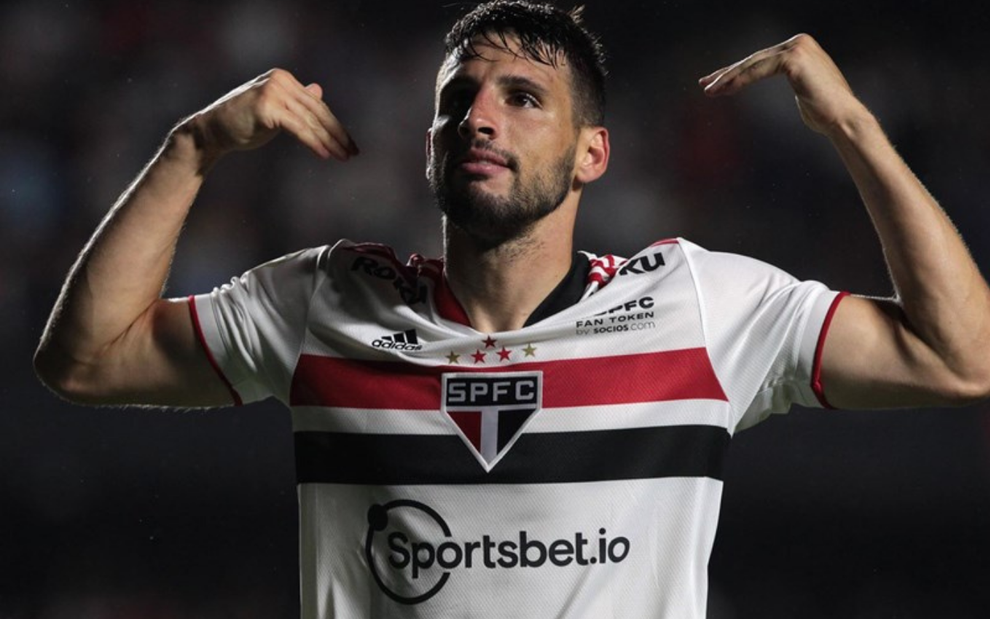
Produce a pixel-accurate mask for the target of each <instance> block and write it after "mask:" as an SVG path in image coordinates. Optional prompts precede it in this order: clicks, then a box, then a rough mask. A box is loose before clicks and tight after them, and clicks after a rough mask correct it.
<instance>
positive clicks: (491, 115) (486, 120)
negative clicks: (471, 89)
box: [457, 91, 498, 140]
mask: <svg viewBox="0 0 990 619" xmlns="http://www.w3.org/2000/svg"><path fill="white" fill-rule="evenodd" d="M496 110H497V105H496V102H495V101H494V100H493V98H492V96H491V95H490V94H487V93H485V92H483V91H479V92H478V93H477V94H476V95H475V96H474V99H473V100H472V101H471V107H469V108H468V109H467V111H466V112H465V113H464V118H462V119H461V122H460V123H459V124H458V125H457V132H458V133H459V134H460V135H461V137H462V138H464V139H466V140H472V139H474V138H477V137H483V138H485V139H488V140H494V139H495V138H496V137H497V136H498V121H497V118H498V117H497V111H496Z"/></svg>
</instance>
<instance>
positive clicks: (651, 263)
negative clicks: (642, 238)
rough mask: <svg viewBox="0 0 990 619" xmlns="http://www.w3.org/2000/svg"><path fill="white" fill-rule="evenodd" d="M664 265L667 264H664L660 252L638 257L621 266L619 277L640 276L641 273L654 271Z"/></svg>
mask: <svg viewBox="0 0 990 619" xmlns="http://www.w3.org/2000/svg"><path fill="white" fill-rule="evenodd" d="M665 264H667V263H666V262H664V260H663V254H661V253H660V252H657V253H655V254H653V255H652V256H640V257H639V258H633V259H632V260H630V261H628V262H626V263H625V264H624V265H622V268H620V269H619V277H622V276H623V275H642V274H643V273H649V272H651V271H656V270H657V269H659V268H660V267H662V266H663V265H665Z"/></svg>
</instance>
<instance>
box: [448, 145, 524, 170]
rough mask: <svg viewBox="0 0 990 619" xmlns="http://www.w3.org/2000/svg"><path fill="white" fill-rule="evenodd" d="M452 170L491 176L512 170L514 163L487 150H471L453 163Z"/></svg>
mask: <svg viewBox="0 0 990 619" xmlns="http://www.w3.org/2000/svg"><path fill="white" fill-rule="evenodd" d="M454 168H455V169H457V170H461V171H462V172H466V173H467V174H470V175H480V176H491V175H494V174H499V173H501V172H505V171H510V170H514V169H515V162H514V160H513V158H512V157H510V156H508V155H503V154H500V153H497V152H495V151H493V150H491V149H488V148H471V149H469V150H468V151H467V152H466V153H465V154H464V155H463V156H461V157H459V158H457V159H456V160H455V161H454Z"/></svg>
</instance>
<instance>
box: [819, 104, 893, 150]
mask: <svg viewBox="0 0 990 619" xmlns="http://www.w3.org/2000/svg"><path fill="white" fill-rule="evenodd" d="M874 132H881V133H882V130H881V129H880V123H879V121H877V119H876V117H875V116H874V115H873V114H872V113H871V112H870V111H869V110H868V109H867V108H866V106H865V105H862V104H859V105H857V106H856V107H854V108H853V109H851V110H850V111H849V112H848V113H846V114H843V115H842V116H841V117H839V118H837V119H836V120H835V121H834V122H833V123H831V124H830V125H829V126H828V128H827V130H826V131H825V132H824V133H825V135H826V136H827V137H828V138H829V139H830V140H832V142H833V143H835V144H839V143H842V142H851V141H852V142H855V141H857V140H859V139H862V138H863V137H864V136H865V135H868V134H870V133H874Z"/></svg>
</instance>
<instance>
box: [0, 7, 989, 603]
mask: <svg viewBox="0 0 990 619" xmlns="http://www.w3.org/2000/svg"><path fill="white" fill-rule="evenodd" d="M466 6H467V5H466V4H463V3H452V4H451V3H433V2H421V3H412V2H402V3H400V2H365V1H362V0H340V1H337V2H322V3H307V2H299V1H295V2H291V1H290V2H285V1H282V2H275V1H271V2H230V1H227V2H215V3H210V4H208V5H207V4H201V3H195V2H191V1H185V2H171V1H170V2H165V1H164V0H162V1H157V2H141V1H140V0H137V1H135V0H122V1H119V2H103V3H90V4H85V3H80V2H77V1H75V0H63V1H62V2H27V1H21V2H7V3H4V4H3V8H0V80H2V95H0V345H2V346H3V349H4V350H5V354H4V355H3V358H2V361H0V363H2V370H3V372H2V379H0V381H2V382H0V619H20V618H27V617H42V618H45V619H51V618H62V617H67V618H68V617H71V618H78V617H85V618H87V619H103V618H124V617H163V618H164V617H199V618H209V619H212V618H214V617H245V618H247V617H292V616H295V615H296V614H297V613H298V602H297V589H298V580H297V575H296V543H297V535H296V512H295V509H296V508H295V492H294V477H293V464H292V454H291V435H290V425H289V419H288V415H287V414H286V411H285V410H284V409H283V408H281V406H280V405H277V404H275V403H272V402H266V403H262V404H258V405H252V406H248V407H244V408H240V409H226V410H215V411H192V412H189V411H187V412H172V411H159V410H147V409H99V410H98V409H91V408H84V407H77V406H71V405H67V404H64V403H62V402H60V401H58V400H57V399H56V398H55V397H54V396H52V395H51V394H50V393H48V392H46V391H45V389H44V388H43V387H42V386H41V385H40V384H39V383H38V382H37V380H36V379H35V378H34V376H33V372H32V370H31V364H30V357H31V353H32V351H33V349H34V346H35V344H36V342H37V340H38V337H39V336H40V333H41V329H42V326H43V323H44V320H45V318H46V317H47V314H48V312H49V310H50V307H51V305H52V303H53V302H54V300H55V297H56V295H57V293H58V290H59V287H60V285H61V282H62V279H63V278H64V275H65V273H66V271H67V270H68V268H69V266H70V265H71V263H72V261H73V260H74V257H75V255H76V254H77V253H78V251H79V250H80V249H81V248H82V246H83V244H84V243H85V241H86V239H87V238H88V236H89V235H90V233H91V232H92V230H93V229H94V228H95V226H96V225H97V223H98V222H99V220H100V218H101V217H102V216H103V214H104V213H105V212H106V210H107V209H108V207H109V206H110V205H111V204H112V203H113V201H114V200H115V199H116V197H117V195H118V194H119V193H120V192H121V191H122V190H123V188H124V187H125V186H126V185H127V183H128V182H129V181H130V179H132V178H133V177H134V175H135V174H136V173H137V172H138V171H139V170H140V169H141V167H142V166H143V165H144V163H145V162H146V161H147V160H148V159H149V158H150V157H151V155H152V154H153V153H154V151H155V149H156V148H157V146H158V145H159V144H160V142H161V140H162V139H163V137H164V135H165V134H166V132H167V131H168V129H169V128H170V127H171V126H172V125H173V124H174V123H175V122H176V121H177V120H178V119H180V118H181V117H182V116H184V115H186V114H189V113H192V112H194V111H195V110H197V109H199V108H201V107H203V106H204V105H206V104H208V103H209V102H211V101H212V100H214V99H216V98H217V97H219V96H220V95H222V94H223V93H225V92H227V91H228V90H230V89H231V88H233V87H235V86H237V85H238V84H240V83H242V82H244V81H246V80H247V79H249V78H251V77H253V76H255V75H257V74H259V73H261V72H263V71H265V70H266V69H268V68H270V67H273V66H281V67H284V68H286V69H289V70H291V71H293V72H295V73H296V74H297V75H298V76H299V77H300V79H301V80H303V81H304V82H308V81H317V82H319V83H321V84H322V85H323V86H324V89H325V91H326V93H327V94H326V98H327V100H328V102H329V104H330V106H331V107H332V109H333V110H334V111H335V112H336V113H337V115H338V116H339V117H340V118H341V120H342V121H343V122H344V123H345V124H346V125H347V126H348V127H349V129H350V131H351V133H352V135H354V137H355V138H356V140H357V141H358V143H359V144H360V145H361V147H362V150H363V154H362V155H361V156H360V157H359V158H357V159H356V160H354V161H352V162H350V163H348V164H346V165H341V164H336V163H327V162H323V161H320V160H318V159H316V158H314V157H312V156H311V155H310V154H309V153H308V151H305V150H304V149H303V148H301V147H300V146H298V145H296V144H295V143H293V142H292V141H291V140H289V139H283V138H280V139H279V140H276V141H275V142H274V143H272V144H270V145H268V146H267V147H265V148H264V149H262V150H260V151H256V152H252V153H246V154H239V155H237V156H232V157H230V158H228V159H227V160H225V161H223V162H222V163H221V165H220V166H218V167H217V168H216V169H215V170H214V172H213V174H212V175H211V178H210V179H209V181H208V183H207V186H206V187H205V189H204V190H203V192H202V194H201V196H200V199H199V202H198V204H197V207H196V208H195V209H194V212H193V214H192V216H191V218H190V221H189V224H188V227H187V230H186V233H185V235H184V237H183V239H182V241H181V243H180V247H179V253H178V257H177V258H176V261H175V265H174V269H173V276H172V280H171V282H170V284H169V290H168V293H169V294H172V295H184V294H189V293H193V292H202V291H206V290H209V289H211V288H212V287H213V286H215V285H218V284H221V283H223V282H224V281H226V280H228V279H229V278H230V277H231V276H233V275H236V274H239V273H241V272H242V271H244V270H246V269H247V268H250V267H251V266H253V265H255V264H257V263H259V262H262V261H264V260H267V259H269V258H273V257H275V256H278V255H281V254H283V253H286V252H288V251H291V250H294V249H297V248H300V247H303V246H308V245H314V244H323V243H327V242H332V241H334V240H336V239H337V238H339V237H342V236H347V237H349V238H351V239H354V240H374V241H381V242H386V243H390V244H392V245H393V246H395V247H396V249H397V252H398V253H399V254H400V255H402V256H404V255H406V254H408V253H410V252H412V251H418V252H421V253H424V254H428V255H430V254H432V255H436V254H437V253H438V252H439V235H438V225H437V223H438V217H437V215H436V213H435V212H434V207H433V206H432V201H431V198H430V196H429V194H428V192H427V189H426V185H425V181H424V180H423V169H424V160H423V148H424V135H425V130H426V128H427V126H428V125H429V122H430V117H431V110H432V88H433V79H434V75H435V70H436V67H437V65H438V63H439V61H440V59H441V53H442V49H441V46H440V38H441V36H442V35H443V33H444V32H445V30H446V28H447V26H448V25H449V23H450V22H451V21H452V20H453V19H454V18H455V17H456V16H457V15H459V14H460V13H461V12H462V11H463V10H464V8H465V7H466ZM936 6H938V7H941V8H936ZM955 6H959V7H971V8H965V9H959V8H954V7H955ZM976 6H977V5H976V4H975V3H974V4H970V3H965V4H964V3H958V4H957V3H941V4H939V5H936V4H935V3H934V2H897V3H895V2H865V1H864V2H837V3H836V2H832V3H825V2H821V3H807V4H800V6H798V5H797V4H796V3H784V2H775V3H758V4H742V3H734V4H733V5H731V6H728V5H725V6H723V5H718V4H714V3H710V2H691V3H688V2H654V1H650V2H646V1H635V2H626V1H622V0H612V1H609V2H603V1H598V0H590V1H589V2H588V9H587V19H588V21H589V23H590V24H591V25H592V27H593V28H594V29H596V30H597V31H599V32H600V33H601V34H602V36H603V39H604V41H605V43H606V45H607V46H608V47H609V49H610V52H611V54H610V56H611V79H610V89H611V90H610V109H609V117H608V123H607V124H608V125H609V127H610V129H611V139H612V148H613V153H612V164H611V169H610V171H609V173H608V174H607V175H606V177H605V178H604V179H603V180H601V181H600V182H598V183H597V184H596V185H594V186H592V187H591V188H589V190H588V191H587V192H586V194H587V195H586V196H585V200H584V203H583V206H582V210H583V212H582V220H581V222H580V229H579V231H578V239H579V246H580V247H582V248H584V249H588V250H590V251H593V252H596V253H615V254H619V255H629V254H630V253H632V252H634V251H636V250H638V249H639V248H641V247H642V246H644V245H646V244H649V243H650V242H652V241H654V240H656V239H659V238H664V237H668V236H673V235H682V236H685V237H687V238H689V239H691V240H693V241H695V242H697V243H700V244H701V245H703V246H706V247H708V248H710V249H718V250H725V251H733V252H739V253H743V254H749V255H753V256H756V257H758V258H761V259H763V260H766V261H768V262H771V263H773V264H776V265H778V266H780V267H783V268H785V269H787V270H788V271H790V272H792V273H793V274H795V275H797V276H799V277H801V278H810V279H818V280H821V281H824V282H826V283H827V284H828V285H829V286H831V287H833V288H837V289H845V290H850V291H853V292H857V293H864V294H881V295H885V294H889V293H890V285H889V283H888V281H887V278H886V272H885V267H884V265H883V262H882V255H881V252H880V249H879V246H878V244H877V242H876V240H875V237H874V234H873V232H872V229H871V228H870V225H869V220H868V217H867V216H866V214H865V212H864V211H863V210H862V208H861V207H860V205H859V203H858V198H857V195H856V192H855V189H854V187H853V186H852V184H851V182H850V181H849V180H848V178H847V177H846V175H845V172H844V171H843V169H842V167H841V165H840V163H839V161H838V158H837V157H836V156H835V154H834V153H833V152H832V150H831V147H830V146H829V144H828V143H827V141H826V140H824V139H823V138H821V137H819V136H816V135H814V134H812V133H811V132H809V131H807V130H806V129H804V127H803V126H802V124H801V121H800V119H799V116H798V114H797V111H796V109H795V108H794V105H793V100H792V97H791V95H790V93H789V91H788V89H787V87H786V85H785V84H783V83H782V82H777V83H767V84H761V85H758V86H757V87H755V88H753V89H752V90H751V91H749V92H747V93H745V94H744V95H743V96H740V97H738V98H735V99H732V100H718V101H709V100H707V99H705V98H704V97H703V95H702V94H701V92H700V90H699V88H698V87H697V85H696V80H697V78H698V77H700V76H701V75H704V74H706V73H708V72H710V71H711V70H714V69H716V68H718V67H720V66H722V65H724V64H727V63H729V62H732V61H735V60H737V59H740V58H742V57H743V56H745V55H747V54H749V53H750V52H753V51H755V50H757V49H760V48H762V47H766V46H768V45H771V44H774V43H777V42H779V41H781V40H783V39H785V38H787V37H789V36H790V35H792V34H794V33H797V32H800V31H807V32H811V33H812V34H814V35H815V36H816V37H817V38H818V40H819V41H820V42H821V43H822V45H823V46H824V47H825V48H826V49H827V50H829V51H830V52H831V54H832V55H833V57H834V58H835V59H836V61H837V63H838V64H839V66H840V67H842V68H843V69H844V71H845V73H846V75H847V77H848V79H849V81H850V82H851V84H852V86H853V88H854V89H855V90H856V91H857V93H858V94H859V95H860V96H861V97H862V98H863V99H864V100H865V101H866V102H867V104H868V105H869V106H870V107H871V109H872V110H873V111H874V112H875V113H876V114H877V115H878V116H879V117H880V119H881V121H882V122H883V124H884V126H885V128H886V130H887V131H888V133H889V135H890V137H891V139H892V140H893V142H894V143H895V144H896V146H897V147H898V149H899V150H900V152H901V153H902V154H903V155H904V157H905V158H906V159H907V160H908V162H909V164H910V165H912V167H913V168H914V169H915V170H916V171H917V173H918V175H919V176H920V177H921V178H922V180H923V181H924V182H925V183H926V184H927V185H928V187H929V188H930V189H931V190H932V192H933V193H934V194H935V195H936V196H938V197H939V198H940V200H941V201H942V203H943V204H944V205H945V207H946V209H947V210H948V212H949V214H950V215H951V216H952V218H953V219H954V221H955V222H956V223H957V225H958V226H959V228H960V229H961V230H962V231H963V233H964V235H965V237H966V239H967V241H968V243H969V245H970V247H971V249H972V251H973V253H974V255H975V257H976V259H977V261H978V262H979V263H980V264H981V265H982V266H983V267H984V269H985V268H986V266H987V265H988V264H990V253H988V251H990V250H988V243H987V242H988V240H990V239H988V237H990V226H988V220H990V215H988V213H987V210H986V207H985V205H984V202H985V193H986V182H987V181H986V179H987V170H988V165H987V163H988V162H987V158H988V157H987V152H988V149H987V146H988V138H990V121H988V115H987V112H986V110H985V101H986V99H987V90H988V86H987V68H988V66H990V63H988V61H990V58H988V52H987V51H986V49H985V46H984V43H983V41H984V40H985V33H986V31H987V29H988V25H990V14H988V11H987V10H986V9H984V8H976ZM987 412H988V407H987V406H986V405H983V406H975V407H970V408H966V409H959V410H951V411H948V410H929V411H896V412H894V411H890V412H865V413H863V412H861V413H849V412H823V411H805V410H795V411H793V412H792V413H791V414H790V415H787V416H783V417H779V418H775V419H773V420H771V421H769V422H767V423H765V424H763V425H761V426H760V427H758V428H756V429H754V430H749V431H746V432H743V433H741V434H740V435H739V436H738V437H737V438H736V439H735V440H734V441H733V446H732V448H731V452H730V459H729V469H728V473H727V483H726V490H725V502H724V505H723V510H722V516H721V527H720V530H719V534H718V538H717V540H716V548H715V552H714V555H713V557H712V561H711V580H712V583H711V584H712V586H711V596H710V599H711V603H710V611H711V612H710V616H711V617H712V618H713V619H732V618H749V617H762V618H773V617H806V618H817V617H849V618H860V617H862V618H866V617H899V618H913V617H985V616H986V615H987V609H988V608H990V588H988V587H986V581H987V576H988V575H990V569H988V568H990V565H988V560H987V558H986V555H987V553H988V552H990V523H988V522H990V511H988V510H990V442H988V441H990V423H988V421H990V416H988V414H987Z"/></svg>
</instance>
